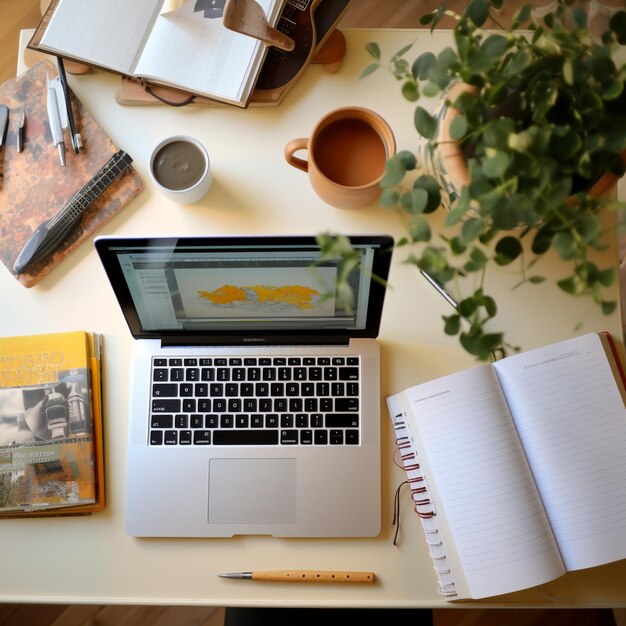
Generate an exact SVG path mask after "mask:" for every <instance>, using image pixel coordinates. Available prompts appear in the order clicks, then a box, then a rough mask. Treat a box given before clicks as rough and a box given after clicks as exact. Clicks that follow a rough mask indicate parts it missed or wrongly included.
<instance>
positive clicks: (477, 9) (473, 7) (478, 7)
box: [463, 0, 489, 26]
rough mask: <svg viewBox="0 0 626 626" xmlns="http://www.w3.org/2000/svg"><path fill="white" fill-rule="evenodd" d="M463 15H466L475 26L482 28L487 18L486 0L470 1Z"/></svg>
mask: <svg viewBox="0 0 626 626" xmlns="http://www.w3.org/2000/svg"><path fill="white" fill-rule="evenodd" d="M463 14H464V15H467V16H468V17H469V18H470V19H471V20H472V22H474V24H475V25H476V26H482V25H483V24H484V23H485V21H486V19H487V18H488V17H489V2H488V0H470V1H469V3H468V4H467V7H466V9H465V11H464V13H463Z"/></svg>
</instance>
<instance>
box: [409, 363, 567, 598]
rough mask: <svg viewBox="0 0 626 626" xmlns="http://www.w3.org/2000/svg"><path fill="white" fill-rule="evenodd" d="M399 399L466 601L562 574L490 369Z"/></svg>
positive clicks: (424, 387)
mask: <svg viewBox="0 0 626 626" xmlns="http://www.w3.org/2000/svg"><path fill="white" fill-rule="evenodd" d="M405 395H406V398H407V401H408V404H409V408H410V414H411V417H412V418H413V420H414V424H411V430H412V431H414V436H415V440H416V443H417V445H418V453H419V455H420V457H419V458H421V459H425V461H426V462H425V464H424V473H425V476H426V480H427V483H428V487H429V491H430V493H431V495H432V499H433V502H434V504H435V509H436V511H437V517H436V521H437V522H438V523H439V525H440V526H444V525H445V528H442V532H443V534H444V536H449V537H452V538H453V540H454V545H455V547H456V553H457V556H458V561H459V562H460V565H461V568H462V570H463V573H464V577H465V582H466V584H467V587H468V589H469V594H470V596H471V597H472V598H481V597H485V596H490V595H496V594H500V593H507V592H510V591H515V590H517V589H523V588H527V587H532V586H534V585H538V584H541V583H543V582H546V581H548V580H552V579H554V578H556V577H557V576H559V575H561V574H562V573H563V572H564V568H563V564H562V562H561V559H560V556H559V553H558V549H557V547H556V544H555V541H554V538H553V536H552V532H551V530H550V526H549V523H548V520H547V518H546V515H545V512H544V510H543V507H542V505H541V500H540V498H539V495H538V493H537V490H536V488H535V484H534V481H533V479H532V475H531V473H530V470H529V468H528V464H527V462H526V458H525V457H524V453H523V451H522V448H521V445H520V442H519V440H518V438H517V433H516V431H515V426H514V424H513V421H512V419H511V416H510V414H509V411H508V408H507V405H506V402H505V400H504V396H503V395H502V392H501V390H500V387H499V384H498V381H497V377H496V375H495V372H494V371H493V369H492V368H491V366H489V365H485V366H482V367H477V368H473V369H471V370H467V371H464V372H459V373H457V374H453V375H451V376H446V377H444V378H441V379H438V380H434V381H431V382H429V383H425V384H423V385H418V386H417V387H413V388H411V389H409V390H408V391H407V392H406V394H405ZM446 548H447V545H446ZM455 578H456V576H455Z"/></svg>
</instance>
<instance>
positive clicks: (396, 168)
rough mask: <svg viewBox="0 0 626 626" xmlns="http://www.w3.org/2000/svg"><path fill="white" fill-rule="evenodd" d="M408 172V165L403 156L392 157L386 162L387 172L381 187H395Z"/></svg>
mask: <svg viewBox="0 0 626 626" xmlns="http://www.w3.org/2000/svg"><path fill="white" fill-rule="evenodd" d="M405 174H406V165H405V163H404V161H403V160H402V158H398V157H397V155H396V157H392V158H390V159H388V160H387V163H385V173H384V175H383V177H382V180H381V181H380V186H381V187H393V186H394V185H397V184H399V183H400V181H401V180H402V179H403V178H404V175H405Z"/></svg>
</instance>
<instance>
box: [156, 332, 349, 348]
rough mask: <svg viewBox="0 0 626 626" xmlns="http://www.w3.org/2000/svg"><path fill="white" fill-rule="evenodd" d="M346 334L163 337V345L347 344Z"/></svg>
mask: <svg viewBox="0 0 626 626" xmlns="http://www.w3.org/2000/svg"><path fill="white" fill-rule="evenodd" d="M349 344H350V337H348V336H346V335H315V336H313V337H312V336H310V335H275V336H258V337H256V336H252V335H251V336H246V337H242V336H232V337H229V336H223V335H222V336H220V337H214V336H213V337H189V336H187V337H163V338H162V339H161V347H163V348H171V347H178V346H184V347H190V346H203V347H209V346H210V347H219V346H240V347H255V346H347V345H349Z"/></svg>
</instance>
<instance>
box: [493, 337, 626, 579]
mask: <svg viewBox="0 0 626 626" xmlns="http://www.w3.org/2000/svg"><path fill="white" fill-rule="evenodd" d="M495 368H496V370H497V373H498V376H499V378H500V381H501V385H502V387H503V388H504V390H505V393H506V396H507V399H508V403H509V406H510V409H511V412H512V413H513V415H514V417H515V422H516V424H517V429H518V432H519V435H520V439H521V440H522V443H523V446H524V448H525V450H526V456H527V458H528V460H529V464H530V467H531V469H532V472H533V474H534V477H535V480H536V482H537V485H538V487H539V491H540V494H541V497H542V499H543V502H544V507H545V509H546V511H547V512H548V517H549V519H550V523H551V524H552V528H553V531H554V535H555V537H556V539H557V543H558V545H559V549H560V551H561V554H562V556H563V561H564V563H565V565H566V567H567V568H568V569H581V568H584V567H590V566H592V565H599V564H601V563H608V562H610V561H615V560H618V559H622V558H625V557H626V410H625V409H624V403H623V401H622V398H621V396H620V394H619V390H618V388H617V385H616V383H615V379H614V377H613V374H612V372H611V368H610V365H609V363H608V362H607V359H606V356H605V351H604V347H603V345H602V342H601V340H600V338H599V336H598V335H597V334H594V333H592V334H588V335H584V336H582V337H578V338H575V339H571V340H568V341H565V342H561V343H559V344H556V345H553V346H549V347H547V348H542V349H539V350H533V351H530V352H527V353H525V354H520V355H516V356H513V357H509V358H507V359H505V360H503V361H500V362H498V363H496V364H495Z"/></svg>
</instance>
